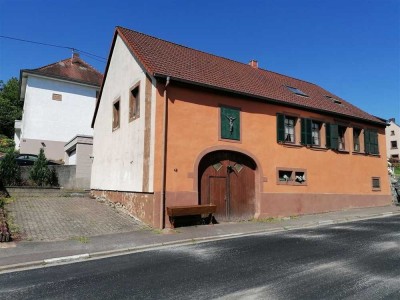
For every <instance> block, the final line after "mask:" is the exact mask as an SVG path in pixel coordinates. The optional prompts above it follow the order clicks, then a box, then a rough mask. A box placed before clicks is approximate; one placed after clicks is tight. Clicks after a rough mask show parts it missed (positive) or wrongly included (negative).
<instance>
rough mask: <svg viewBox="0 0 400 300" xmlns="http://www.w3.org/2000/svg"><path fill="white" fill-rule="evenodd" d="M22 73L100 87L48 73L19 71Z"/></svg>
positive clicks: (95, 85)
mask: <svg viewBox="0 0 400 300" xmlns="http://www.w3.org/2000/svg"><path fill="white" fill-rule="evenodd" d="M23 73H26V74H31V75H36V76H39V77H43V78H51V79H58V80H61V81H68V82H73V83H78V84H82V85H86V86H90V87H95V88H99V87H100V85H99V84H95V83H93V82H89V81H83V80H77V79H71V78H69V77H65V76H57V75H53V74H48V73H44V72H40V71H35V70H21V74H23Z"/></svg>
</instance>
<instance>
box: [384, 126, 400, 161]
mask: <svg viewBox="0 0 400 300" xmlns="http://www.w3.org/2000/svg"><path fill="white" fill-rule="evenodd" d="M385 134H386V151H387V157H388V158H393V157H394V158H396V157H397V159H398V158H400V126H399V125H397V124H396V123H395V121H394V120H393V119H390V120H389V126H387V127H386V132H385ZM392 142H397V147H392ZM396 155H397V156H396Z"/></svg>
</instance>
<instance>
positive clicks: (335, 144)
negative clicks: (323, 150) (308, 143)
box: [331, 124, 339, 150]
mask: <svg viewBox="0 0 400 300" xmlns="http://www.w3.org/2000/svg"><path fill="white" fill-rule="evenodd" d="M331 149H333V150H338V149H339V126H338V125H337V124H331Z"/></svg>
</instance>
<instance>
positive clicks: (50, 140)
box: [14, 53, 103, 160]
mask: <svg viewBox="0 0 400 300" xmlns="http://www.w3.org/2000/svg"><path fill="white" fill-rule="evenodd" d="M102 78H103V75H102V74H101V73H100V72H98V71H97V70H95V69H94V68H93V67H92V66H90V65H89V64H87V63H86V62H84V61H83V60H82V59H81V58H80V57H79V54H78V53H74V54H73V56H72V57H71V58H68V59H64V60H62V61H59V62H56V63H53V64H50V65H47V66H44V67H41V68H37V69H32V70H21V72H20V84H21V85H20V99H21V101H24V108H23V115H22V120H21V121H19V120H17V121H16V122H15V138H14V139H15V144H16V148H17V150H20V152H21V153H28V154H38V153H39V149H40V148H44V150H45V154H46V157H47V158H49V159H53V160H62V159H63V158H64V145H65V143H66V142H68V141H69V140H71V139H72V138H73V137H75V136H76V135H77V134H81V135H93V129H92V128H91V118H92V115H93V111H94V108H95V104H96V96H97V94H98V91H99V88H100V84H101V81H102Z"/></svg>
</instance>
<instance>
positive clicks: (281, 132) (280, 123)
mask: <svg viewBox="0 0 400 300" xmlns="http://www.w3.org/2000/svg"><path fill="white" fill-rule="evenodd" d="M276 128H277V133H276V135H277V141H278V143H279V142H285V116H284V115H282V114H277V115H276Z"/></svg>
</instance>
